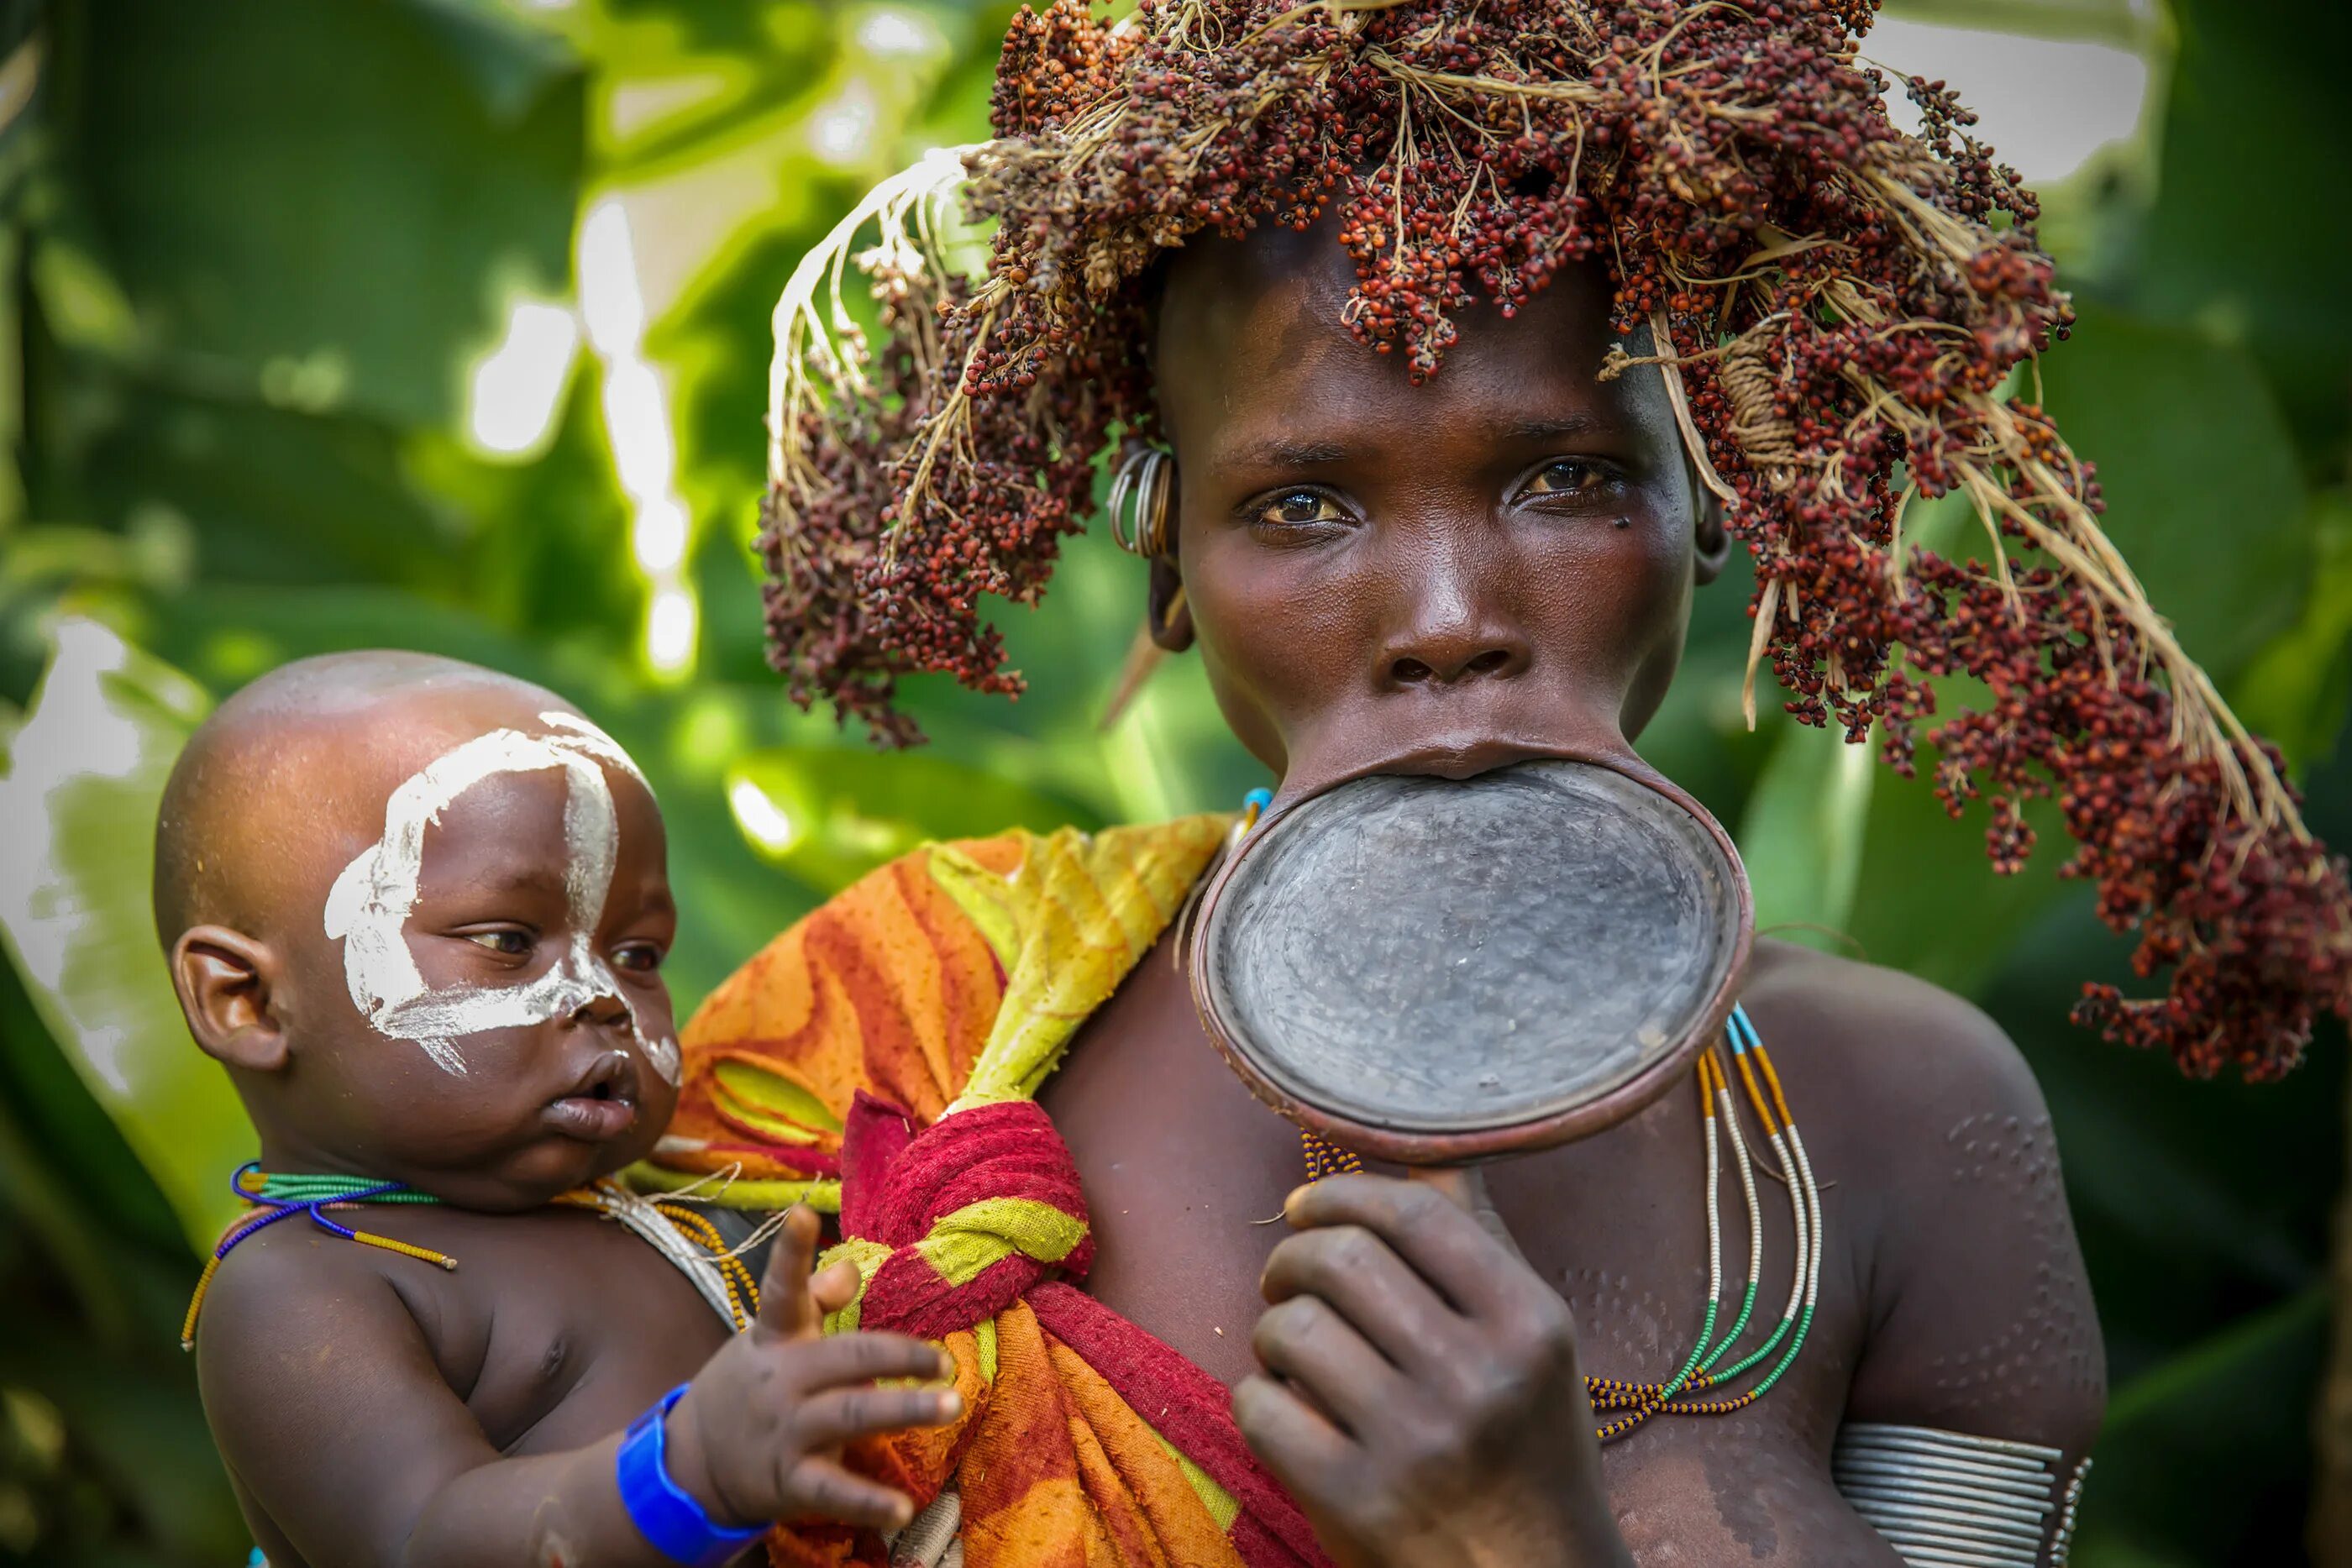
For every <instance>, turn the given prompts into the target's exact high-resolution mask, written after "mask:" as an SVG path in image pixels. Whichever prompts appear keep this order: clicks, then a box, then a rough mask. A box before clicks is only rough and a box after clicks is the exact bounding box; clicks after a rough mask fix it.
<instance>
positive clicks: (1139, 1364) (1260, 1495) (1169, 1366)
mask: <svg viewBox="0 0 2352 1568" xmlns="http://www.w3.org/2000/svg"><path fill="white" fill-rule="evenodd" d="M1028 1299H1029V1307H1030V1310H1031V1311H1032V1312H1035V1313H1036V1314H1037V1321H1038V1322H1040V1323H1042V1324H1044V1325H1045V1331H1046V1332H1047V1333H1050V1334H1052V1335H1053V1336H1054V1337H1055V1339H1057V1340H1059V1341H1061V1342H1062V1343H1064V1344H1066V1345H1067V1346H1069V1347H1070V1348H1071V1349H1072V1350H1074V1351H1076V1352H1077V1354H1078V1355H1079V1358H1080V1359H1082V1360H1083V1361H1085V1362H1086V1364H1087V1365H1088V1366H1091V1367H1093V1368H1094V1369H1095V1371H1096V1372H1097V1373H1099V1374H1101V1375H1102V1379H1103V1381H1104V1382H1106V1383H1108V1384H1109V1385H1111V1386H1112V1387H1113V1388H1114V1389H1117V1390H1118V1396H1119V1397H1120V1398H1121V1399H1124V1400H1126V1401H1127V1403H1128V1405H1129V1407H1131V1408H1132V1409H1134V1410H1135V1411H1136V1412H1137V1413H1139V1415H1141V1416H1144V1418H1145V1419H1147V1420H1149V1421H1150V1423H1151V1425H1152V1427H1153V1428H1154V1429H1155V1430H1156V1431H1158V1432H1159V1434H1160V1436H1161V1437H1165V1438H1167V1439H1168V1441H1170V1442H1171V1443H1173V1444H1174V1445H1176V1448H1177V1451H1178V1452H1180V1453H1181V1454H1182V1455H1183V1456H1184V1457H1185V1458H1188V1459H1190V1460H1192V1462H1193V1463H1194V1464H1196V1465H1198V1466H1200V1467H1201V1469H1203V1470H1205V1471H1207V1472H1208V1475H1209V1479H1212V1480H1213V1481H1215V1482H1216V1483H1217V1484H1218V1485H1219V1486H1221V1487H1223V1488H1224V1489H1225V1490H1227V1491H1228V1492H1231V1493H1232V1494H1233V1496H1234V1501H1236V1502H1238V1503H1240V1504H1241V1505H1242V1512H1241V1517H1240V1518H1239V1519H1237V1520H1235V1521H1234V1528H1233V1541H1234V1548H1235V1549H1236V1550H1237V1551H1239V1552H1241V1554H1242V1560H1243V1561H1244V1562H1245V1563H1248V1564H1249V1565H1250V1568H1297V1565H1299V1564H1312V1565H1314V1568H1328V1563H1329V1562H1330V1560H1329V1559H1328V1558H1327V1557H1325V1556H1324V1555H1323V1549H1322V1548H1321V1547H1320V1546H1318V1545H1317V1544H1316V1541H1315V1531H1314V1530H1313V1529H1312V1528H1311V1527H1310V1526H1309V1525H1308V1524H1307V1516H1306V1515H1305V1514H1303V1513H1301V1512H1299V1511H1298V1505H1297V1504H1296V1503H1294V1502H1292V1501H1291V1500H1290V1497H1289V1494H1288V1493H1286V1492H1285V1491H1284V1490H1282V1488H1281V1486H1280V1485H1279V1484H1278V1483H1277V1482H1276V1480H1275V1479H1274V1478H1273V1477H1272V1476H1271V1475H1268V1474H1267V1473H1266V1471H1265V1468H1264V1467H1263V1466H1261V1465H1260V1464H1259V1463H1258V1462H1257V1457H1256V1456H1255V1455H1254V1454H1252V1453H1251V1452H1250V1451H1249V1446H1248V1445H1247V1444H1246V1443H1244V1442H1243V1441H1242V1435H1241V1430H1240V1428H1238V1427H1235V1426H1234V1417H1233V1396H1232V1395H1231V1394H1230V1393H1229V1392H1228V1391H1227V1390H1226V1388H1225V1385H1223V1384H1222V1383H1219V1382H1218V1381H1217V1380H1216V1379H1215V1378H1213V1377H1212V1376H1210V1375H1208V1374H1207V1373H1205V1372H1203V1371H1202V1370H1201V1369H1200V1368H1199V1367H1197V1366H1195V1365H1193V1364H1192V1362H1190V1361H1188V1360H1186V1359H1185V1358H1184V1356H1183V1354H1181V1353H1180V1352H1178V1351H1176V1350H1175V1349H1173V1348H1171V1346H1168V1345H1166V1344H1163V1343H1160V1341H1159V1340H1157V1339H1155V1338H1153V1337H1152V1336H1151V1335H1150V1334H1149V1333H1145V1332H1144V1331H1143V1330H1142V1329H1140V1328H1138V1327H1137V1326H1136V1325H1135V1324H1133V1323H1131V1322H1128V1321H1127V1320H1126V1319H1125V1318H1123V1317H1120V1316H1119V1315H1118V1313H1117V1312H1112V1311H1111V1310H1110V1309H1109V1308H1108V1307H1106V1306H1104V1305H1103V1304H1102V1303H1101V1302H1100V1301H1096V1300H1095V1299H1094V1298H1093V1297H1092V1296H1089V1295H1087V1293H1086V1292H1085V1291H1079V1290H1076V1289H1074V1288H1072V1287H1071V1286H1068V1285H1065V1284H1060V1283H1057V1282H1055V1281H1046V1282H1045V1283H1043V1284H1040V1285H1038V1286H1036V1287H1035V1288H1034V1289H1033V1290H1031V1291H1030V1292H1029V1298H1028Z"/></svg>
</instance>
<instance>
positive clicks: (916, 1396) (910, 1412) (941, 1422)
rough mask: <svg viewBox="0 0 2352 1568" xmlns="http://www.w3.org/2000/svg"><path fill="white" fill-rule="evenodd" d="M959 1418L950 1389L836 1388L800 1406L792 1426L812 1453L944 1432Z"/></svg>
mask: <svg viewBox="0 0 2352 1568" xmlns="http://www.w3.org/2000/svg"><path fill="white" fill-rule="evenodd" d="M962 1414H963V1396H962V1395H961V1394H958V1393H957V1392H956V1391H955V1390H954V1389H952V1388H835V1389H829V1390H827V1391H826V1392H824V1393H823V1394H817V1395H813V1396H810V1397H808V1398H806V1399H803V1401H802V1402H801V1408H800V1414H799V1416H798V1417H797V1418H796V1419H795V1421H794V1423H793V1424H794V1427H795V1428H796V1429H797V1431H798V1432H799V1435H800V1437H801V1438H802V1440H803V1442H805V1443H806V1444H807V1445H808V1446H809V1447H810V1448H840V1447H841V1446H842V1445H843V1444H845V1443H849V1442H854V1441H855V1440H856V1439H857V1438H859V1437H880V1436H882V1435H884V1434H886V1433H890V1432H903V1431H905V1430H906V1429H907V1428H908V1427H944V1426H946V1425H947V1424H948V1423H949V1422H950V1421H953V1420H954V1419H955V1418H956V1417H957V1416H961V1415H962Z"/></svg>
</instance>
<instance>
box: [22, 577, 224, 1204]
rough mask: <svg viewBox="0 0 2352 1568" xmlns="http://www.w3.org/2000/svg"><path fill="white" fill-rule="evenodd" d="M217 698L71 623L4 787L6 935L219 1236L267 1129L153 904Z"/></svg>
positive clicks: (161, 1170) (84, 1054)
mask: <svg viewBox="0 0 2352 1568" xmlns="http://www.w3.org/2000/svg"><path fill="white" fill-rule="evenodd" d="M204 706H205V697H204V694H203V693H202V692H201V691H200V690H199V689H198V688H197V687H196V686H195V685H194V684H193V683H192V682H190V681H189V680H188V679H187V678H186V677H185V676H184V675H181V674H178V673H177V672H175V671H173V670H172V669H171V668H169V667H168V666H166V665H164V664H161V663H159V662H158V661H156V660H154V659H152V658H149V657H147V656H145V655H143V654H142V653H138V652H136V651H135V650H133V649H131V647H129V646H128V645H127V644H125V643H123V642H122V641H121V638H119V637H117V636H116V635H115V634H114V632H111V631H110V630H109V629H108V628H106V627H104V626H102V625H100V624H99V623H98V622H91V621H67V622H64V623H62V624H61V625H60V626H59V627H58V634H57V654H56V657H55V658H54V659H53V660H52V661H51V663H50V664H49V668H48V672H47V674H45V675H44V676H43V677H42V681H41V685H40V689H39V691H38V692H37V695H36V696H35V700H34V705H33V707H32V710H31V711H30V712H29V713H28V714H27V715H26V718H25V722H24V725H23V727H21V728H20V729H19V730H18V731H17V732H16V737H15V738H14V743H13V745H12V747H11V748H10V750H11V755H10V758H9V771H8V774H7V776H6V777H5V779H0V821H5V822H7V823H8V824H9V831H8V832H7V833H5V834H0V934H5V937H6V939H7V946H8V951H9V956H11V957H12V958H13V959H14V960H15V961H16V966H17V968H18V971H19V972H20V973H21V974H22V975H23V976H24V978H25V981H26V988H27V989H28V990H29V991H30V992H31V993H32V996H33V998H34V1002H35V1005H36V1006H37V1008H38V1009H39V1011H40V1014H41V1017H42V1018H43V1019H44V1020H45V1021H46V1022H47V1024H48V1027H49V1030H50V1032H51V1033H52V1034H53V1035H55V1036H56V1038H57V1039H58V1042H59V1043H60V1044H62V1045H64V1046H65V1047H66V1048H67V1049H68V1051H70V1052H71V1053H72V1054H73V1058H74V1064H75V1066H76V1067H78V1068H79V1070H80V1071H81V1073H82V1076H83V1078H84V1080H85V1081H86V1082H88V1083H89V1088H90V1092H92V1093H93V1094H95V1095H96V1096H97V1098H98V1100H99V1103H100V1104H102V1105H104V1106H105V1107H106V1108H107V1110H108V1112H109V1113H111V1114H112V1115H113V1116H114V1118H115V1119H116V1121H117V1122H118V1123H119V1124H121V1127H122V1128H123V1131H124V1132H125V1134H127V1135H128V1136H129V1138H130V1140H131V1146H132V1147H133V1148H134V1149H136V1150H137V1151H138V1153H139V1156H140V1158H141V1159H142V1161H143V1162H144V1163H145V1164H146V1166H147V1167H148V1169H149V1170H150V1171H152V1173H153V1174H154V1176H155V1179H156V1182H157V1184H158V1185H159V1186H162V1187H163V1192H164V1194H165V1196H166V1197H169V1198H170V1199H171V1201H172V1205H173V1208H174V1209H175V1210H176V1211H177V1212H178V1214H179V1216H180V1218H181V1221H182V1223H183V1224H184V1226H186V1228H187V1229H188V1232H189V1234H190V1235H191V1236H193V1237H194V1238H196V1239H198V1240H200V1241H202V1242H204V1243H205V1244H209V1243H210V1241H211V1239H212V1238H213V1236H214V1235H215V1234H217V1232H218V1230H219V1228H220V1227H221V1225H222V1224H224V1223H226V1220H227V1218H229V1217H230V1216H232V1215H233V1214H234V1213H235V1212H236V1202H235V1200H234V1199H232V1198H231V1197H229V1196H228V1190H227V1186H226V1173H227V1172H228V1171H229V1170H230V1169H231V1168H232V1167H233V1166H235V1165H236V1162H237V1161H238V1160H239V1159H242V1158H245V1157H247V1155H248V1154H249V1152H250V1148H251V1145H252V1138H253V1134H252V1132H251V1130H250V1129H249V1128H248V1127H247V1124H246V1120H245V1113H244V1110H243V1108H242V1107H241V1106H240V1105H238V1103H237V1101H236V1095H235V1093H234V1092H231V1090H230V1088H229V1084H228V1080H227V1078H226V1076H225V1075H224V1074H223V1073H222V1071H221V1070H220V1069H219V1068H218V1067H217V1066H215V1064H214V1063H213V1062H211V1061H207V1060H206V1059H205V1057H204V1056H203V1055H202V1054H201V1053H200V1052H198V1051H197V1050H196V1048H195V1044H194V1041H193V1040H190V1039H189V1038H188V1032H187V1028H186V1026H185V1024H184V1021H183V1020H182V1019H181V1017H180V1009H179V1006H178V1003H177V1002H176V1000H175V999H174V998H173V994H172V988H171V984H170V981H169V980H168V979H167V978H166V977H165V973H164V967H163V958H162V956H161V955H160V954H159V953H158V952H157V950H156V944H155V928H154V922H153V917H152V915H151V914H150V912H149V906H148V884H149V882H150V880H151V878H152V874H153V865H154V850H153V845H154V836H155V806H156V802H157V801H158V800H160V799H161V798H162V796H163V780H164V779H165V777H166V776H167V775H168V774H169V772H170V770H171V766H172V759H173V757H174V756H176V755H177V753H178V751H179V747H180V746H181V744H182V743H183V742H184V740H185V739H186V737H187V735H188V731H189V730H190V729H191V728H192V727H194V724H195V722H196V720H197V719H198V718H199V717H200V716H202V713H203V710H204Z"/></svg>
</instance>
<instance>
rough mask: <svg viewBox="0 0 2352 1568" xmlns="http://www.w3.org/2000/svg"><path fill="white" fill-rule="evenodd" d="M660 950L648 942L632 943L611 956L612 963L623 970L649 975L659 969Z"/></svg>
mask: <svg viewBox="0 0 2352 1568" xmlns="http://www.w3.org/2000/svg"><path fill="white" fill-rule="evenodd" d="M661 961H662V950H661V949H660V948H658V947H656V946H654V945H653V944H652V943H650V942H632V943H631V944H629V946H626V947H624V948H622V949H621V950H620V951H618V952H616V953H614V955H613V962H614V964H616V965H618V966H619V967H622V968H624V969H635V970H637V971H638V972H639V973H650V972H651V971H653V970H655V969H658V968H660V967H661Z"/></svg>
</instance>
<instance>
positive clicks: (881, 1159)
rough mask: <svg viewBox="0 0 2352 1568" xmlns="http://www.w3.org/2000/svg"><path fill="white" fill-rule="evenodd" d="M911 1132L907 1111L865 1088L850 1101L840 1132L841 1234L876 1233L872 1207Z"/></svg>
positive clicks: (863, 1234) (911, 1135) (871, 1234)
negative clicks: (878, 1097)
mask: <svg viewBox="0 0 2352 1568" xmlns="http://www.w3.org/2000/svg"><path fill="white" fill-rule="evenodd" d="M914 1135H915V1132H914V1127H913V1125H912V1123H911V1120H910V1119H909V1118H908V1114H907V1113H906V1112H905V1111H904V1110H902V1109H901V1108H899V1107H898V1106H897V1105H893V1104H892V1103H890V1102H888V1101H887V1100H881V1099H877V1098H876V1097H875V1096H874V1095H871V1094H868V1093H867V1092H866V1091H865V1090H863V1089H860V1090H859V1091H858V1092H857V1095H856V1098H855V1099H854V1100H852V1101H851V1102H850V1103H849V1114H848V1115H847V1116H846V1117H845V1118H844V1119H843V1122H842V1132H841V1233H842V1234H843V1235H844V1236H866V1237H876V1239H879V1237H877V1236H876V1232H875V1229H874V1212H873V1211H874V1207H875V1205H876V1203H877V1201H878V1199H879V1198H880V1196H881V1194H882V1192H883V1190H884V1188H885V1187H887V1186H888V1184H889V1177H890V1167H891V1166H894V1165H896V1164H897V1163H898V1156H899V1155H901V1154H903V1153H904V1152H905V1151H906V1147H907V1145H908V1141H909V1140H910V1139H912V1138H913V1137H914Z"/></svg>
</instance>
